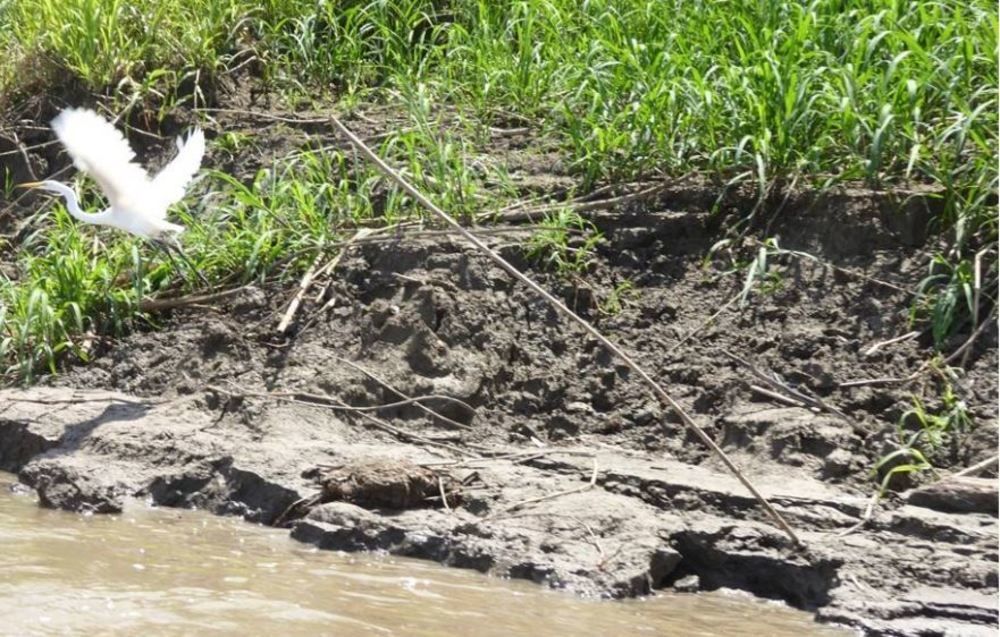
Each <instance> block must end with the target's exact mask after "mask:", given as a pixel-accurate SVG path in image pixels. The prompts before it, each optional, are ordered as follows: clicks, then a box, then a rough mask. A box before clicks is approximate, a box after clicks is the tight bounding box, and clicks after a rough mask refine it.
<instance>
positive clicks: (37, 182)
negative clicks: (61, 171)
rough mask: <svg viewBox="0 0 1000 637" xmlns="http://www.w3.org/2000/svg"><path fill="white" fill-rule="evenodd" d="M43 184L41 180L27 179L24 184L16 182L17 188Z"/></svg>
mask: <svg viewBox="0 0 1000 637" xmlns="http://www.w3.org/2000/svg"><path fill="white" fill-rule="evenodd" d="M41 185H42V182H40V181H26V182H24V183H23V184H15V185H14V187H15V188H38V187H39V186H41Z"/></svg>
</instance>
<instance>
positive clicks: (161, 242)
mask: <svg viewBox="0 0 1000 637" xmlns="http://www.w3.org/2000/svg"><path fill="white" fill-rule="evenodd" d="M52 130H54V131H55V133H56V136H57V137H58V138H59V141H60V142H62V145H63V146H64V147H65V148H66V152H67V153H69V156H70V157H72V159H73V164H74V165H75V166H76V167H77V168H78V169H80V170H82V171H83V172H85V173H86V174H88V175H90V177H91V178H93V179H94V181H96V182H97V184H98V185H99V186H100V187H101V190H102V191H103V192H104V196H105V197H106V198H107V200H108V203H109V205H108V207H107V208H105V209H104V210H102V211H101V212H84V211H83V210H81V209H80V204H79V200H78V199H77V196H76V192H75V191H74V190H73V189H72V188H71V187H69V186H67V185H66V184H64V183H61V182H58V181H53V180H46V181H36V182H29V183H25V184H20V185H21V186H22V187H25V188H38V189H40V190H45V191H47V192H51V193H54V194H56V195H60V196H62V197H63V198H64V199H65V200H66V209H67V210H68V211H69V213H70V214H71V215H73V217H75V218H76V219H78V220H79V221H82V222H84V223H90V224H96V225H101V226H111V227H113V228H118V229H120V230H124V231H126V232H130V233H132V234H134V235H138V236H140V237H143V238H145V239H148V240H149V241H151V242H152V243H153V244H154V245H156V246H157V247H159V248H160V249H162V250H163V251H164V252H165V253H166V254H167V256H168V257H170V259H171V260H173V256H172V253H176V254H177V255H178V256H180V257H181V258H182V259H184V261H185V262H186V263H187V264H188V265H189V266H191V263H190V261H189V260H188V259H187V257H185V256H184V253H183V252H182V251H181V249H180V244H179V242H178V241H177V235H179V234H180V233H181V232H183V231H184V226H181V225H178V224H176V223H171V222H169V221H167V209H168V208H169V207H170V206H171V205H172V204H174V203H177V202H178V201H180V200H181V199H182V198H183V197H184V192H185V191H186V190H187V187H188V184H190V183H191V180H192V179H193V178H194V175H195V173H197V172H198V169H199V168H200V167H201V160H202V157H203V156H204V154H205V134H204V133H203V132H202V131H201V129H199V128H195V129H194V131H193V132H191V134H189V135H188V137H187V139H182V138H180V137H178V138H177V156H176V157H174V158H173V159H172V160H171V161H170V163H169V164H167V165H166V166H164V168H163V169H162V170H161V171H160V172H159V173H157V174H156V176H154V177H150V176H149V174H147V173H146V170H145V169H144V168H143V167H142V166H140V165H139V164H137V163H136V162H135V152H134V151H133V150H132V148H131V147H130V146H129V144H128V141H127V140H126V139H125V136H124V135H122V133H121V132H120V131H119V130H118V129H116V128H115V127H114V125H112V124H111V122H109V121H107V120H105V119H104V118H103V117H101V116H100V115H98V114H97V113H95V112H94V111H91V110H88V109H83V108H69V109H66V110H64V111H62V112H61V113H59V115H58V116H57V117H56V118H55V119H54V120H52ZM192 269H193V270H194V271H195V272H196V273H197V274H198V276H199V277H200V278H201V280H202V281H203V282H204V283H206V284H207V283H208V282H207V281H206V279H205V277H204V276H203V275H202V274H201V273H200V272H198V270H197V269H196V268H194V267H193V266H192Z"/></svg>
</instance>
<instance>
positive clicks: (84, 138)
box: [52, 108, 149, 206]
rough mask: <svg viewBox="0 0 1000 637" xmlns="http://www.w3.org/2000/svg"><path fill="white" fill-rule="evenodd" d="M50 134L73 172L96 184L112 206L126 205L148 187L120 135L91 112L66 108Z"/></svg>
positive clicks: (143, 174)
mask: <svg viewBox="0 0 1000 637" xmlns="http://www.w3.org/2000/svg"><path fill="white" fill-rule="evenodd" d="M52 130H54V131H55V132H56V136H57V137H58V138H59V141H61V142H62V144H63V146H65V147H66V152H68V153H69V156H70V157H72V158H73V163H74V164H75V165H76V167H77V168H79V169H80V170H82V171H84V172H85V173H87V174H88V175H90V176H91V177H93V179H94V181H96V182H97V183H98V185H99V186H100V187H101V190H103V191H104V195H105V196H106V197H107V198H108V201H109V202H110V203H111V205H112V206H119V205H121V204H123V203H126V202H128V201H129V200H130V199H132V198H133V195H136V194H137V193H139V192H141V191H142V190H143V189H144V188H145V187H146V186H147V185H148V183H149V176H148V175H147V174H146V171H145V170H143V168H142V166H140V165H139V164H136V163H135V162H134V161H133V160H134V159H135V152H133V150H132V148H131V147H130V146H129V145H128V142H127V141H126V140H125V137H124V135H122V134H121V132H119V131H118V129H116V128H115V127H114V126H113V125H112V124H111V123H110V122H108V121H107V120H105V119H104V118H103V117H101V116H100V115H98V114H97V113H95V112H94V111H91V110H87V109H82V108H70V109H66V110H64V111H63V112H61V113H60V114H59V115H58V116H57V117H56V118H55V119H54V120H52Z"/></svg>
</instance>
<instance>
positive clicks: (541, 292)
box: [330, 115, 802, 546]
mask: <svg viewBox="0 0 1000 637" xmlns="http://www.w3.org/2000/svg"><path fill="white" fill-rule="evenodd" d="M330 121H331V122H332V123H333V125H334V126H335V127H336V128H337V129H338V130H339V131H340V132H341V133H343V134H344V136H346V137H347V139H349V140H350V141H351V143H352V144H353V145H354V147H355V148H357V149H358V150H359V151H360V152H361V154H362V155H364V156H365V157H366V158H368V160H369V161H371V162H372V163H373V164H375V166H376V167H378V169H379V170H381V171H382V173H383V174H385V175H386V176H387V177H389V178H390V179H392V180H393V181H394V182H396V183H397V184H398V185H399V186H400V187H401V188H402V189H403V190H405V191H406V193H407V194H409V195H410V196H411V197H413V198H414V199H415V200H416V201H418V202H419V203H420V205H422V206H423V207H424V208H426V209H427V210H429V211H430V212H432V213H434V214H435V215H436V216H437V217H438V218H440V219H441V220H442V221H444V222H445V223H446V224H448V225H449V226H451V227H453V228H454V229H455V230H456V231H457V232H458V233H459V234H461V235H462V236H463V237H465V239H466V240H468V241H469V242H470V243H472V245H474V246H476V248H478V249H479V250H481V251H482V252H483V253H484V254H486V255H487V256H488V257H489V258H490V260H492V261H493V262H494V263H496V264H497V265H498V266H500V267H501V268H503V269H504V270H506V271H507V273H508V274H510V275H511V276H512V277H514V278H515V279H517V280H518V281H520V282H521V283H523V284H525V285H526V286H528V287H529V288H530V289H531V290H532V291H533V292H534V293H535V294H537V295H538V296H540V297H542V298H543V299H545V300H546V301H547V302H548V303H549V304H550V305H552V307H554V308H556V309H557V310H559V311H560V312H562V313H563V314H565V315H566V316H567V317H568V318H569V319H571V320H572V321H573V322H574V323H576V324H577V325H579V326H580V327H582V328H583V329H584V331H585V332H587V333H588V334H589V335H590V336H592V337H593V338H595V339H597V340H598V341H599V342H600V343H601V344H602V345H603V346H604V347H605V348H606V349H607V350H608V351H610V352H611V353H613V354H615V355H616V356H618V358H620V359H621V360H622V361H623V362H624V363H625V365H626V366H628V368H629V369H631V370H632V371H633V372H635V373H636V374H637V375H638V376H639V378H641V379H642V380H643V381H644V382H645V383H646V384H647V385H649V387H650V389H651V390H652V392H653V394H654V395H655V396H656V397H657V398H658V399H659V400H660V401H662V402H663V403H664V404H665V405H667V406H669V407H670V408H671V409H673V410H674V412H675V413H676V414H677V415H678V416H679V417H680V419H681V420H682V421H683V422H684V424H685V425H686V426H687V427H689V428H690V429H691V430H692V431H693V432H694V433H695V435H697V436H698V438H699V439H700V440H701V441H702V442H703V443H704V444H705V446H707V447H708V448H709V449H711V450H712V452H713V453H715V455H716V456H718V457H719V459H720V460H721V461H722V463H723V464H725V465H726V467H727V468H728V469H729V470H730V471H732V472H733V474H734V475H735V476H736V477H737V478H738V479H739V481H740V482H742V483H743V486H745V487H746V488H747V490H748V491H749V492H750V493H752V494H753V496H754V497H755V498H757V501H758V502H760V504H761V506H763V507H764V510H765V511H767V513H768V515H770V516H771V518H772V519H773V520H774V521H775V523H777V525H778V526H779V527H780V528H781V529H782V530H783V531H784V532H785V534H786V535H788V537H789V538H790V539H791V540H792V542H793V543H794V544H796V545H798V546H802V542H801V541H800V540H799V538H798V536H797V535H796V534H795V531H793V530H792V527H790V526H789V525H788V523H787V522H786V521H785V519H784V518H783V517H781V514H779V513H778V512H777V510H775V508H774V507H773V506H771V503H770V502H768V501H767V498H765V497H764V496H763V494H761V492H760V491H758V490H757V488H756V487H755V486H754V485H753V483H751V482H750V480H749V479H748V478H747V477H746V476H745V475H743V472H742V471H740V469H739V467H737V466H736V464H735V463H734V462H733V461H732V460H731V459H730V458H729V456H727V455H726V453H725V452H724V451H723V450H722V448H721V447H720V446H719V445H718V444H716V442H715V441H714V440H712V438H711V437H710V436H709V435H708V434H707V433H705V431H704V430H703V429H702V428H701V427H699V426H698V425H697V424H696V423H695V422H694V420H692V419H691V417H690V416H689V415H688V414H687V412H685V411H684V409H683V408H682V407H681V406H680V403H678V402H677V401H675V400H674V399H673V398H672V397H671V396H670V395H669V394H668V393H667V392H666V391H665V390H664V389H663V388H662V387H660V386H659V385H658V384H657V382H656V381H655V380H653V378H652V376H650V375H649V374H648V373H646V371H645V370H644V369H642V368H641V367H640V366H639V364H638V363H636V362H635V361H634V360H632V357H631V356H629V355H628V354H626V353H625V352H624V351H623V350H622V349H621V348H620V347H618V346H617V345H615V344H614V343H612V342H611V341H610V340H609V339H608V338H607V337H606V336H604V335H603V334H601V333H600V332H599V331H597V329H596V328H595V327H594V326H593V325H591V324H590V323H588V322H587V321H586V320H585V319H583V318H582V317H580V316H579V315H577V314H576V313H575V312H574V311H573V310H571V309H569V308H568V307H566V305H565V304H564V303H563V302H562V301H560V300H559V299H557V298H556V297H554V296H552V295H551V294H549V293H548V292H546V291H545V289H544V288H542V287H541V286H540V285H538V284H537V283H535V282H534V281H532V280H531V279H530V278H528V277H527V276H525V275H524V274H522V273H521V271H520V270H518V269H517V268H515V267H514V266H513V265H511V264H510V263H508V262H507V261H506V260H505V259H504V258H503V257H501V256H500V255H499V254H497V253H496V252H494V251H493V250H491V249H490V248H489V246H487V245H486V244H485V243H483V242H482V241H481V240H480V239H479V238H478V237H476V236H475V235H474V234H472V233H471V232H469V231H468V230H466V229H465V228H464V227H463V226H462V225H461V224H460V223H458V222H457V221H456V220H455V219H453V218H452V217H451V216H450V215H449V214H448V213H446V212H445V211H444V210H441V209H440V208H438V207H437V206H436V205H434V203H433V202H431V201H430V200H429V199H428V198H427V197H425V196H424V195H423V194H422V193H421V192H420V191H418V190H417V189H416V188H414V187H413V186H411V185H410V184H409V182H407V181H406V180H405V179H403V178H402V177H401V176H400V175H399V173H398V172H396V171H395V170H393V169H392V168H390V167H389V165H388V164H386V163H385V162H384V161H382V159H381V158H380V157H379V156H378V155H376V154H375V153H374V152H373V151H372V150H371V149H370V148H369V147H368V146H367V145H366V144H365V143H364V142H363V141H361V140H360V139H358V137H357V136H356V135H355V134H354V133H352V132H351V131H350V130H349V129H348V128H347V127H346V126H344V124H343V123H341V121H340V120H339V119H338V118H337V117H336V116H334V115H331V116H330Z"/></svg>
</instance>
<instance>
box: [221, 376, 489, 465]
mask: <svg viewBox="0 0 1000 637" xmlns="http://www.w3.org/2000/svg"><path fill="white" fill-rule="evenodd" d="M234 387H235V389H234V390H231V389H225V388H222V387H219V386H217V385H209V386H208V387H207V389H209V390H211V391H215V392H219V393H220V394H225V395H227V396H240V397H252V398H269V399H271V400H280V401H284V402H288V403H294V404H296V405H306V406H308V407H319V408H322V409H341V410H347V411H352V412H354V413H357V414H358V415H359V416H361V417H362V418H364V419H366V420H368V421H369V422H371V423H372V424H373V425H375V426H376V427H377V428H379V429H381V430H383V431H385V432H388V433H391V434H393V435H394V436H396V437H398V438H399V439H401V440H403V441H412V442H419V443H421V444H424V445H428V446H431V447H439V448H441V449H447V450H448V451H451V452H453V453H457V454H459V455H462V456H466V457H470V456H471V457H478V456H477V455H476V454H474V453H470V452H469V451H466V450H465V449H462V448H461V447H456V446H455V445H449V444H447V443H444V442H438V441H436V440H431V439H430V438H426V437H424V436H421V435H418V434H415V433H410V432H408V431H404V430H402V429H400V428H399V427H394V426H393V425H390V424H389V423H387V422H385V421H384V420H382V419H381V418H376V417H375V416H372V415H371V414H369V413H367V412H365V411H362V410H358V409H356V408H352V407H351V406H350V405H347V404H346V403H344V402H343V401H341V400H338V399H336V398H334V397H332V396H321V397H320V398H321V399H323V400H326V401H330V402H313V400H302V399H300V398H297V397H296V395H295V394H291V395H289V394H283V393H281V392H276V393H267V392H253V391H246V390H243V389H242V388H240V387H238V386H235V385H234ZM304 395H305V396H315V395H311V394H304ZM331 403H333V404H331Z"/></svg>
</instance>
